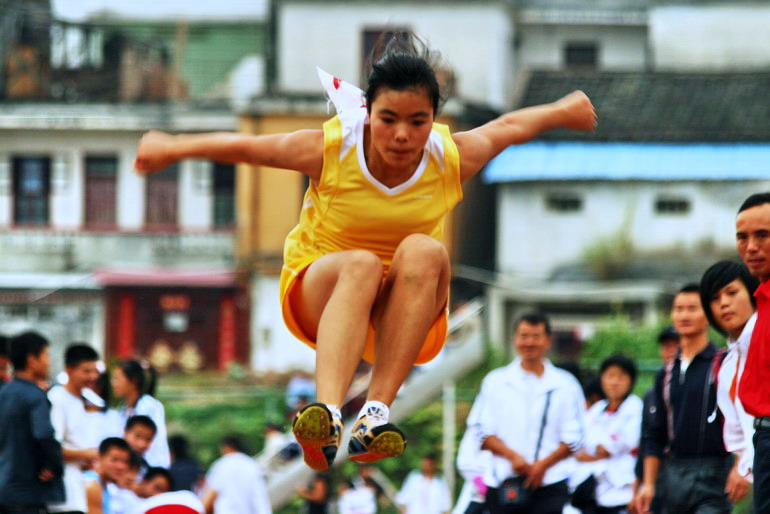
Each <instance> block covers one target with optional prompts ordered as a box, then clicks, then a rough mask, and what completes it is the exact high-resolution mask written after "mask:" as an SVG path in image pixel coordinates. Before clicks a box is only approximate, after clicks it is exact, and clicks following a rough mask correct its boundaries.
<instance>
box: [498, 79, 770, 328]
mask: <svg viewBox="0 0 770 514" xmlns="http://www.w3.org/2000/svg"><path fill="white" fill-rule="evenodd" d="M575 88H577V89H582V90H584V91H586V93H587V94H588V95H589V96H590V97H591V98H592V100H593V102H594V105H595V106H596V108H597V111H598V112H599V113H600V123H599V128H598V129H597V131H596V133H595V134H585V133H570V132H566V131H554V132H552V133H549V134H546V135H544V136H543V137H541V138H540V139H539V140H538V141H536V142H532V143H529V144H527V145H524V146H521V147H516V148H514V147H511V148H508V149H507V150H505V151H504V152H503V153H502V154H500V155H499V156H498V157H497V158H496V159H495V160H493V161H492V163H490V165H488V166H487V168H486V169H485V171H484V177H485V180H486V181H488V182H489V183H494V184H497V195H498V196H497V209H498V213H497V238H496V240H497V260H496V262H497V271H499V272H500V273H502V274H504V276H505V277H506V280H508V282H509V283H511V282H512V283H514V284H515V286H514V287H512V288H509V289H510V290H511V291H513V292H511V293H505V292H497V293H494V294H497V297H498V299H499V301H500V303H499V304H498V307H497V308H499V312H498V315H499V316H500V319H502V318H504V317H505V316H504V313H505V312H512V311H516V310H517V309H520V308H533V307H540V308H548V309H549V311H552V312H553V311H556V312H559V311H560V310H564V309H566V310H567V312H566V313H564V314H566V315H563V316H562V321H564V324H565V325H567V326H569V325H570V324H572V325H573V326H576V325H577V324H579V323H580V322H592V320H593V321H595V320H596V318H597V314H600V313H602V312H609V311H610V310H611V308H612V307H613V306H614V308H618V307H621V306H622V307H623V308H624V310H626V312H628V313H630V314H631V315H632V316H633V317H635V318H636V319H639V320H642V319H647V320H650V319H654V317H655V314H656V309H657V308H658V304H657V303H658V302H659V301H660V300H662V299H663V298H665V296H662V295H665V294H666V293H669V294H670V293H672V292H674V291H675V290H676V289H677V288H678V287H680V286H681V285H682V284H684V283H685V282H688V281H692V280H697V279H699V277H700V275H701V273H702V272H703V271H704V270H705V269H706V267H707V266H708V265H710V264H712V263H713V262H715V261H716V260H718V259H720V258H735V257H736V253H735V240H734V238H735V235H734V233H735V227H734V220H735V214H736V212H737V209H738V207H739V206H740V204H741V202H742V201H743V200H744V199H745V198H746V197H747V196H749V195H750V194H752V193H754V192H757V191H762V190H766V189H768V187H770V181H768V179H767V177H768V176H770V175H768V173H770V168H769V165H768V162H770V161H769V160H768V159H770V132H768V130H767V124H766V123H765V122H764V120H766V119H768V117H770V107H768V106H770V97H769V96H768V94H769V93H768V92H769V91H770V75H768V74H767V73H742V74H741V73H729V74H728V73H723V74H714V73H653V72H649V73H645V72H635V73H610V72H590V71H586V72H581V73H575V72H537V73H533V74H532V76H531V78H530V80H529V82H528V85H527V88H526V90H525V94H524V96H523V100H522V105H523V106H527V105H536V104H539V103H542V102H543V101H544V100H545V99H546V98H550V97H552V96H554V95H556V96H558V95H560V94H562V93H566V92H567V91H569V90H571V89H575ZM650 287H652V288H653V290H656V291H657V294H654V295H652V296H650ZM517 288H518V290H519V292H518V293H517V292H516V290H517ZM569 290H572V292H571V293H570V291H569ZM557 291H561V293H562V294H560V295H559V294H555V293H556V292H557ZM575 301H579V302H580V304H581V305H574V302H575ZM569 302H573V306H572V307H570V306H569ZM559 303H561V304H562V305H563V307H558V305H555V304H559ZM590 304H595V305H594V306H593V307H590V308H586V306H587V305H590ZM496 330H497V334H496V335H497V336H498V337H502V334H503V333H504V326H502V325H500V324H498V326H497V328H496Z"/></svg>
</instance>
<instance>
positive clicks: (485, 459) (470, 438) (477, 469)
mask: <svg viewBox="0 0 770 514" xmlns="http://www.w3.org/2000/svg"><path fill="white" fill-rule="evenodd" d="M479 409H480V405H479V403H478V402H477V403H475V404H474V405H473V408H471V411H470V412H469V413H468V419H467V421H466V423H467V425H468V428H467V429H466V430H465V434H464V435H463V438H462V440H461V441H460V448H459V449H458V450H457V470H458V471H459V472H460V474H461V475H462V477H463V479H465V483H464V484H463V488H462V490H461V491H460V496H459V497H458V498H457V502H456V503H455V506H454V508H453V509H452V514H483V513H484V512H486V507H485V506H484V504H485V502H486V494H487V485H486V484H485V483H484V474H485V473H486V471H487V467H488V466H489V465H490V462H491V459H492V453H491V452H489V451H488V450H482V449H481V446H480V445H479V434H478V433H477V430H476V428H475V426H476V422H477V420H478V415H479V412H478V411H479Z"/></svg>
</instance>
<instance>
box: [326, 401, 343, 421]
mask: <svg viewBox="0 0 770 514" xmlns="http://www.w3.org/2000/svg"><path fill="white" fill-rule="evenodd" d="M326 408H328V409H329V410H330V411H331V413H332V416H335V417H337V419H342V413H341V412H340V408H339V407H337V406H336V405H331V404H328V403H327V404H326Z"/></svg>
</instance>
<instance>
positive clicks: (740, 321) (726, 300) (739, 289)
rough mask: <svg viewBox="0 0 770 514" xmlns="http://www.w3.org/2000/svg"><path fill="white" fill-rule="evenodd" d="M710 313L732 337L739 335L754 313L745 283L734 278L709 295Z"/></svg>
mask: <svg viewBox="0 0 770 514" xmlns="http://www.w3.org/2000/svg"><path fill="white" fill-rule="evenodd" d="M711 314H712V315H713V316H714V319H715V320H716V322H717V323H718V324H719V326H720V327H722V329H723V330H725V331H726V332H727V333H728V334H730V336H732V337H733V338H737V337H738V336H740V335H741V331H742V330H743V327H744V326H745V325H746V322H747V321H748V320H749V318H750V317H751V315H752V314H754V306H753V305H752V304H751V297H750V296H749V291H748V289H746V285H745V284H744V283H743V281H741V280H740V279H735V280H733V281H732V282H730V283H729V284H727V285H726V286H725V287H723V288H722V289H720V290H719V291H717V292H716V293H715V294H714V296H712V297H711Z"/></svg>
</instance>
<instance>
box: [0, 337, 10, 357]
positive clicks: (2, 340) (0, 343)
mask: <svg viewBox="0 0 770 514" xmlns="http://www.w3.org/2000/svg"><path fill="white" fill-rule="evenodd" d="M8 341H9V339H8V338H7V337H6V336H3V335H0V357H8Z"/></svg>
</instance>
